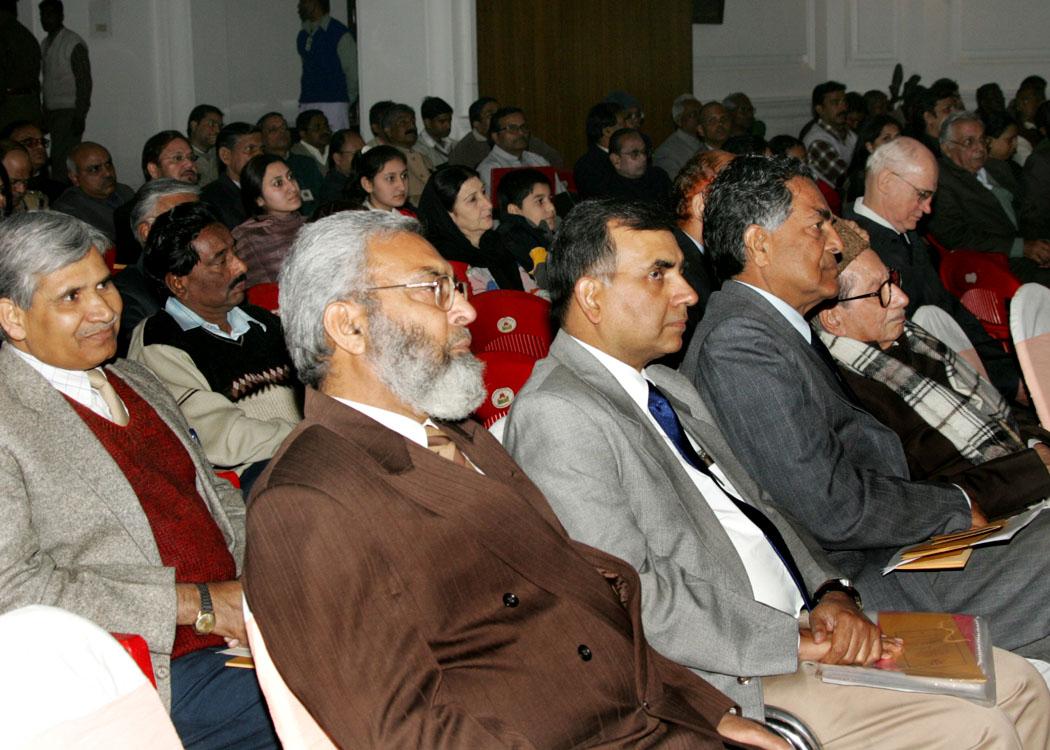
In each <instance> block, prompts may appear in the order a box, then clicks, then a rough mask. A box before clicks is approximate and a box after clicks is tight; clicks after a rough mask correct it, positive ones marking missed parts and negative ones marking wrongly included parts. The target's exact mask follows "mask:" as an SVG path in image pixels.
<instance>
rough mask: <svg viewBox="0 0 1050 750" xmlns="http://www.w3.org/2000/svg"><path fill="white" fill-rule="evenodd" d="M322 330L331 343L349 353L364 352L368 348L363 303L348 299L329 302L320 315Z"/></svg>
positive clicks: (366, 316)
mask: <svg viewBox="0 0 1050 750" xmlns="http://www.w3.org/2000/svg"><path fill="white" fill-rule="evenodd" d="M322 321H323V324H324V332H325V334H327V336H328V339H329V340H330V341H331V342H332V345H333V346H334V347H336V348H338V349H342V350H343V351H345V352H348V353H349V354H364V353H365V351H366V350H367V348H368V342H367V340H366V337H367V335H368V314H367V313H366V311H365V307H364V305H362V304H360V303H358V302H351V301H350V300H337V301H335V302H331V303H329V305H328V306H327V307H326V308H325V309H324V316H323V317H322Z"/></svg>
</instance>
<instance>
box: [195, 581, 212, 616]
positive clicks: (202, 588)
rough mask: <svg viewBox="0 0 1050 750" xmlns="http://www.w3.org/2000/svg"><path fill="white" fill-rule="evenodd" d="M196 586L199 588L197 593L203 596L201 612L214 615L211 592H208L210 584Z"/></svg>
mask: <svg viewBox="0 0 1050 750" xmlns="http://www.w3.org/2000/svg"><path fill="white" fill-rule="evenodd" d="M194 585H195V586H196V587H197V591H198V592H199V593H200V595H201V612H207V613H209V614H212V613H214V612H215V609H214V608H213V607H212V603H211V591H209V590H208V584H206V583H198V584H194Z"/></svg>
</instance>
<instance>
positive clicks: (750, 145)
mask: <svg viewBox="0 0 1050 750" xmlns="http://www.w3.org/2000/svg"><path fill="white" fill-rule="evenodd" d="M767 148H769V144H768V143H766V139H765V138H763V137H762V136H760V135H734V136H730V137H729V138H728V139H727V140H726V142H725V143H723V144H722V150H723V151H728V152H729V153H731V154H736V155H737V156H739V155H741V154H762V155H765V153H766V149H767Z"/></svg>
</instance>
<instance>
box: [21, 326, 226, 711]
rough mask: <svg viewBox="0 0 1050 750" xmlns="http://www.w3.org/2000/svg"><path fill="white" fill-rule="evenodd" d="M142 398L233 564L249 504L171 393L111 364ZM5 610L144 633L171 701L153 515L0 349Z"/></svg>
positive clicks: (48, 393) (165, 608)
mask: <svg viewBox="0 0 1050 750" xmlns="http://www.w3.org/2000/svg"><path fill="white" fill-rule="evenodd" d="M109 369H110V370H111V371H112V372H115V373H116V374H118V375H119V376H120V377H121V378H123V379H124V380H125V382H127V383H128V385H130V386H131V387H132V388H134V389H135V391H137V392H138V393H139V394H140V395H141V396H142V397H143V398H145V399H146V400H147V401H148V402H149V403H150V404H151V405H152V406H153V408H154V409H156V411H157V414H159V415H160V417H161V419H163V420H164V422H165V423H166V424H167V425H168V426H169V427H171V429H172V430H173V431H174V432H175V434H176V435H177V436H178V437H179V438H180V440H181V441H182V443H183V445H185V447H186V450H187V452H188V453H189V454H190V457H191V458H192V459H193V463H194V466H196V468H197V491H198V492H200V494H201V497H202V498H204V501H205V502H206V503H207V505H208V508H209V509H210V510H211V513H212V515H213V516H214V517H215V520H216V522H217V523H218V524H219V528H220V529H221V530H222V533H223V536H224V537H225V538H226V543H227V545H228V547H229V549H230V551H231V553H232V554H233V557H234V560H236V562H237V567H238V572H239V570H240V564H241V560H242V558H243V555H244V503H243V501H242V500H241V496H240V492H238V491H237V490H235V489H233V488H232V487H231V486H230V485H229V484H228V483H227V482H225V481H223V480H220V479H217V478H216V477H215V475H214V474H213V473H212V471H211V467H210V465H209V464H208V461H207V459H206V458H205V457H204V453H203V452H202V451H201V449H200V447H199V446H198V445H196V443H194V442H193V441H192V440H191V439H190V436H189V427H188V426H187V425H186V422H185V420H184V419H183V418H182V415H181V414H180V413H179V410H178V407H177V406H176V405H175V402H174V401H173V400H172V398H171V396H170V395H168V392H167V391H166V390H165V388H164V386H162V385H161V384H160V383H159V382H158V381H157V380H156V378H155V377H154V376H153V374H152V373H150V372H149V371H148V370H146V369H145V368H144V367H142V366H141V365H137V364H135V363H134V362H126V361H123V360H118V361H117V362H116V363H115V364H113V365H112V366H111V367H110V368H109ZM0 518H3V523H2V524H0V612H5V611H8V610H11V609H15V608H17V607H22V606H25V605H28V604H50V605H52V606H56V607H62V608H63V609H68V610H70V611H71V612H75V613H76V614H79V615H81V616H83V617H86V618H87V619H89V620H91V621H93V622H95V623H96V624H98V625H99V626H100V627H102V628H104V629H106V630H109V631H111V632H123V633H137V634H139V635H141V636H142V637H143V638H145V639H146V642H147V643H148V644H149V649H150V653H151V656H152V659H153V670H154V673H155V675H156V677H157V686H158V688H159V690H160V693H161V696H162V698H163V699H164V700H165V702H167V701H168V700H169V697H170V687H171V683H170V677H169V675H170V670H169V654H170V653H171V646H172V643H173V641H174V639H175V614H176V599H175V570H174V569H173V568H168V567H165V566H164V565H163V564H162V563H161V559H160V554H159V552H158V551H157V545H156V543H155V541H154V538H153V531H152V530H151V528H150V524H149V520H148V519H147V518H146V514H145V513H144V512H143V511H142V507H141V505H140V504H139V500H138V498H137V497H136V495H135V492H134V490H133V489H132V488H131V485H130V484H128V482H127V480H126V479H125V478H124V475H123V474H122V473H121V471H120V468H119V467H118V466H117V464H116V462H114V461H113V460H112V459H111V458H110V456H109V454H108V453H106V451H105V449H104V448H103V447H102V445H101V443H99V441H98V439H97V438H96V437H95V435H94V433H93V432H92V431H91V428H90V427H88V426H87V425H86V424H85V423H84V421H83V420H82V419H81V418H80V417H79V416H78V415H77V413H76V412H75V411H74V410H73V408H72V407H71V406H70V405H69V404H68V402H67V401H66V400H65V398H64V397H63V396H62V394H61V393H59V392H58V391H57V390H55V389H54V388H53V387H52V386H51V385H49V384H48V383H47V381H45V380H44V379H43V378H42V377H41V376H40V375H39V374H38V373H37V372H36V371H35V370H33V368H31V367H30V366H29V365H28V364H26V363H25V362H23V361H22V360H21V359H19V357H18V356H17V355H16V354H14V352H13V351H11V349H10V346H4V347H3V348H0Z"/></svg>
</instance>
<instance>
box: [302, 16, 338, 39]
mask: <svg viewBox="0 0 1050 750" xmlns="http://www.w3.org/2000/svg"><path fill="white" fill-rule="evenodd" d="M331 20H332V17H331V16H330V15H328V14H327V13H326V14H325V15H323V16H321V17H320V18H318V19H317V20H316V21H303V28H304V29H306V33H307V34H312V33H314V32H315V31H317V30H318V29H322V30H324V31H328V24H329V22H331Z"/></svg>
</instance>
